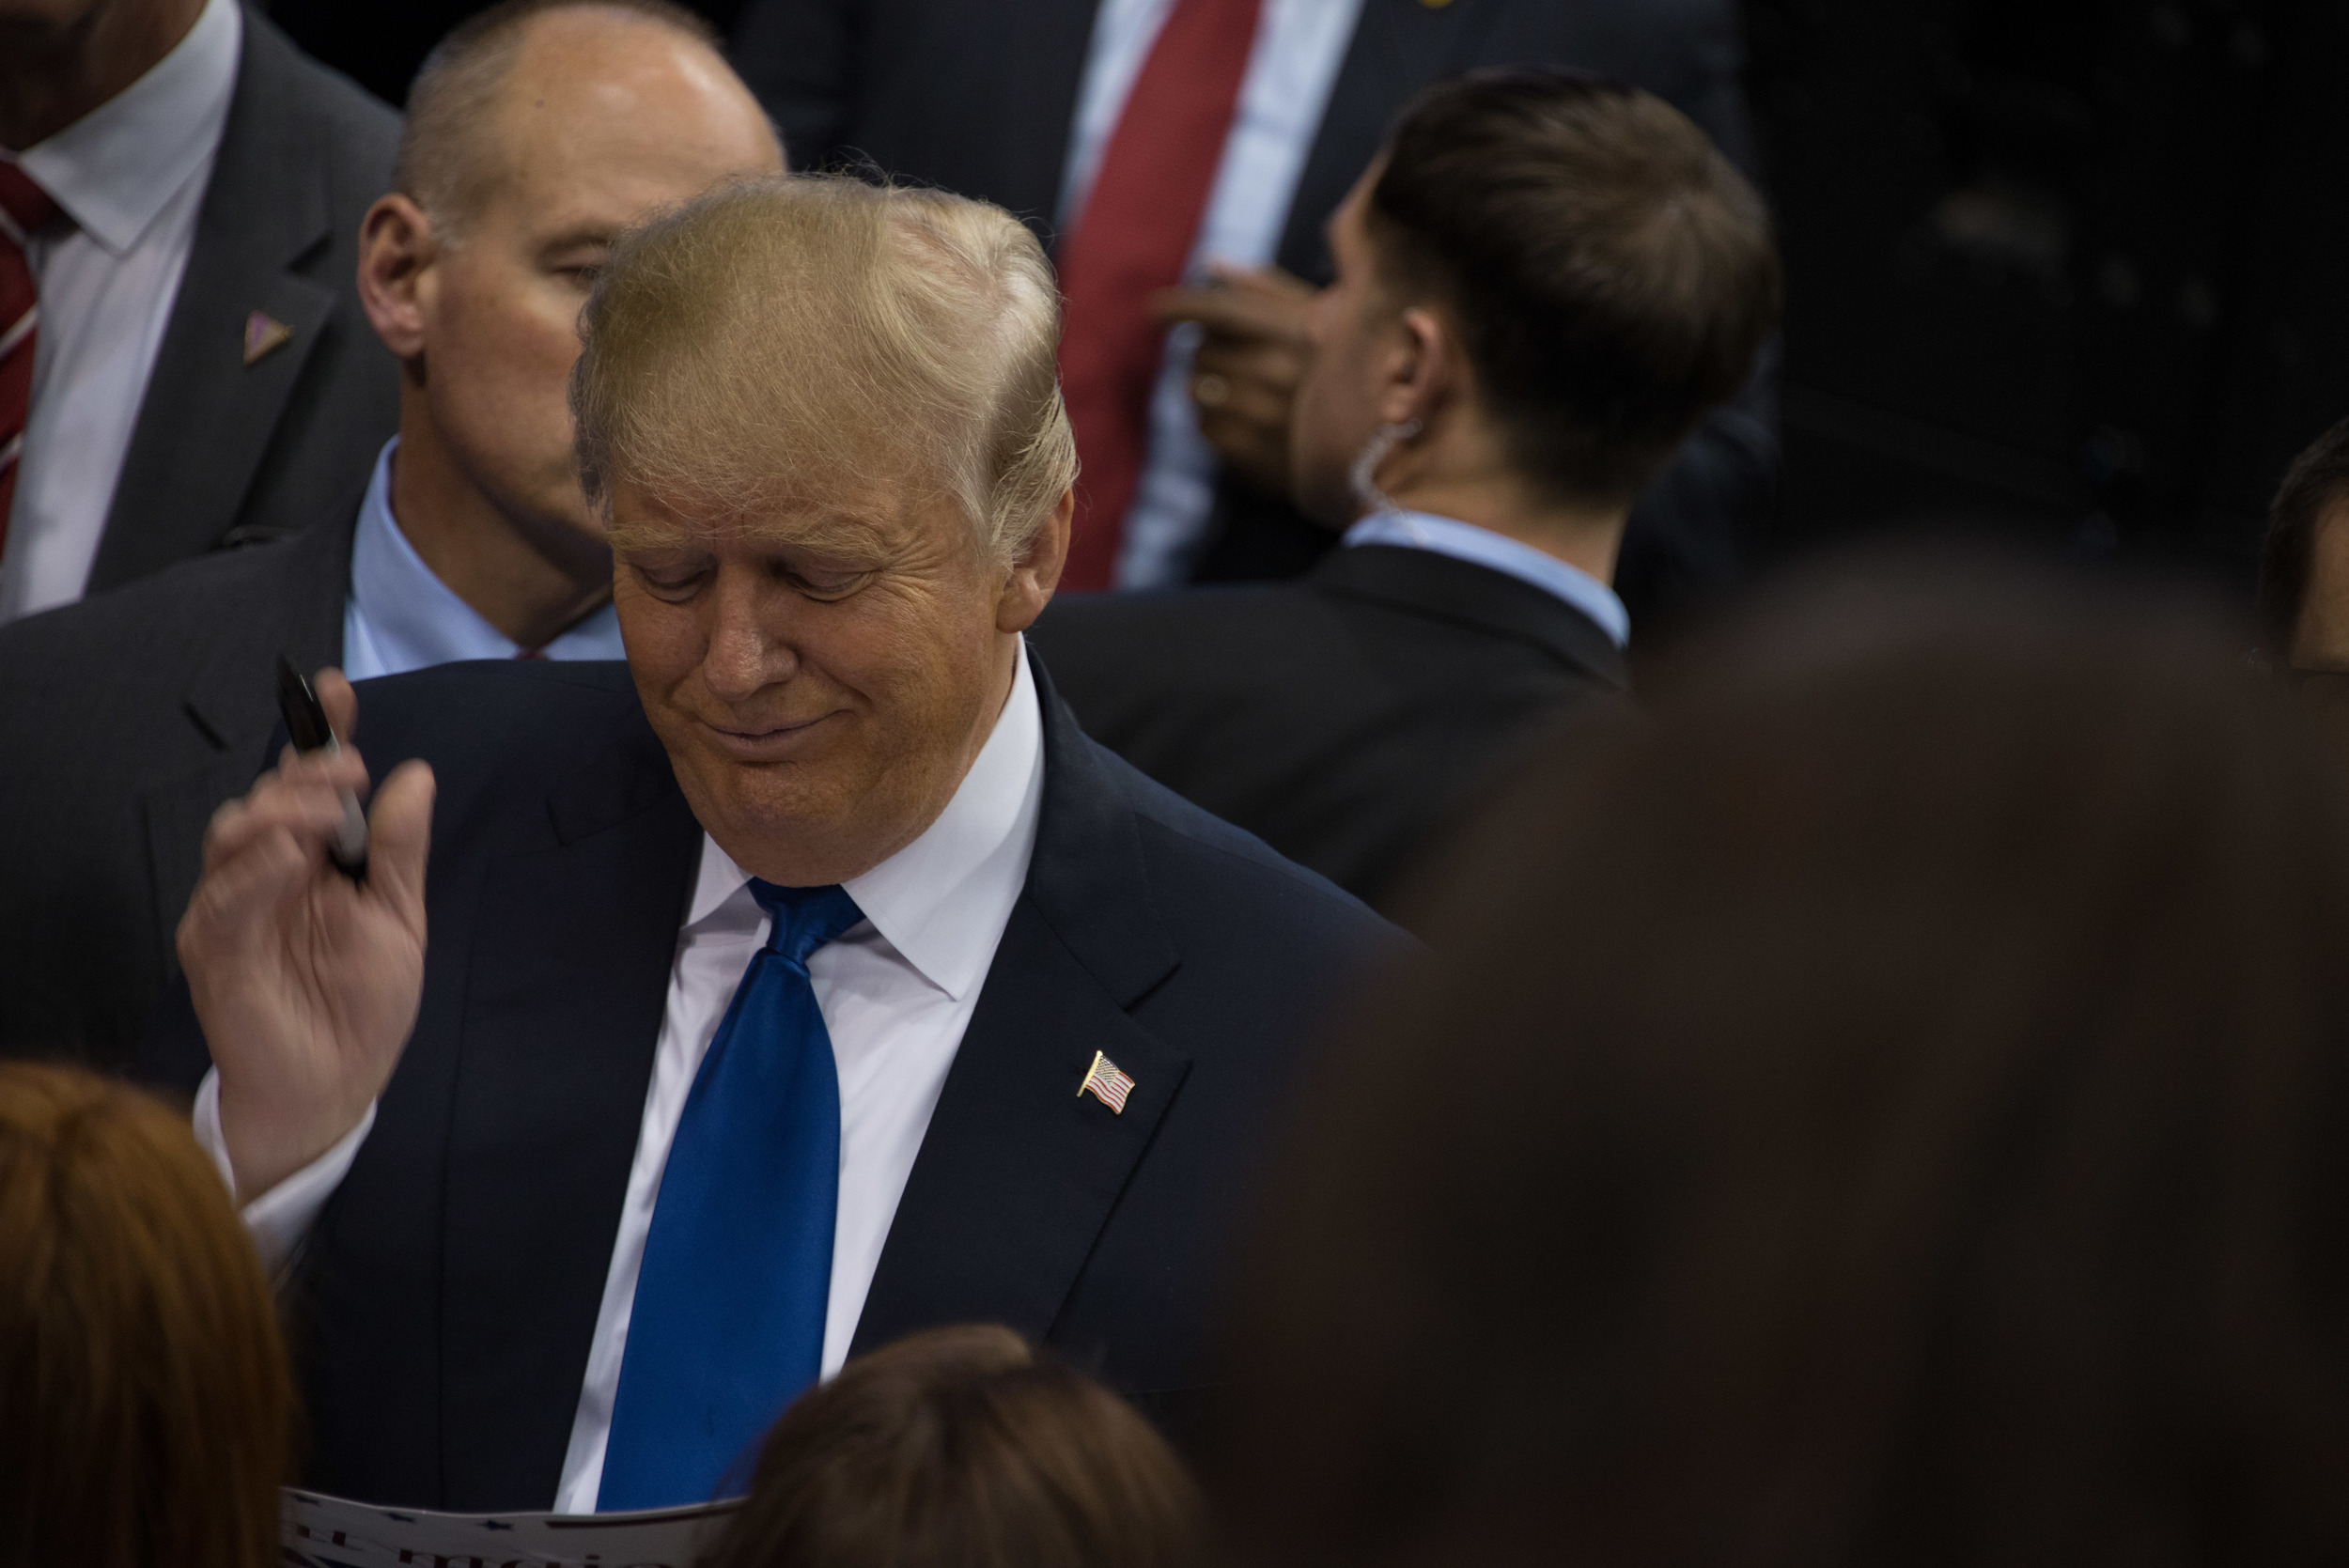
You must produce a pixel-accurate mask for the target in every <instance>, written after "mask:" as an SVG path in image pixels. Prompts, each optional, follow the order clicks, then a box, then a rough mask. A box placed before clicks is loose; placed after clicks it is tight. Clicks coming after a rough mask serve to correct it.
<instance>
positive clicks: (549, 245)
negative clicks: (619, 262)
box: [538, 224, 616, 256]
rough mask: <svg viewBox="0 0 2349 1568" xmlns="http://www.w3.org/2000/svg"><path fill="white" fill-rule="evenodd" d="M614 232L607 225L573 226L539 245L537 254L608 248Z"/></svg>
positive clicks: (545, 254)
mask: <svg viewBox="0 0 2349 1568" xmlns="http://www.w3.org/2000/svg"><path fill="white" fill-rule="evenodd" d="M615 232H616V231H615V230H614V228H613V227H612V225H609V224H575V225H572V226H571V227H569V228H567V229H563V230H561V231H560V232H558V233H556V234H555V235H554V236H553V237H552V238H551V239H549V240H548V241H545V242H544V243H543V244H541V245H540V246H539V247H538V254H539V255H540V256H552V255H554V254H555V253H556V252H558V251H568V250H576V249H578V248H580V247H581V246H584V245H594V246H599V247H608V246H610V245H611V243H612V237H613V235H614V233H615Z"/></svg>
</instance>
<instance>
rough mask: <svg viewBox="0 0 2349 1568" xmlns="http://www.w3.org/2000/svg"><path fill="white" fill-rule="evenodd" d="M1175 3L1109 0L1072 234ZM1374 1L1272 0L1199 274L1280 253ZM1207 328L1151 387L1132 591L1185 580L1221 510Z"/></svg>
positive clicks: (1125, 566) (1097, 34) (1072, 167)
mask: <svg viewBox="0 0 2349 1568" xmlns="http://www.w3.org/2000/svg"><path fill="white" fill-rule="evenodd" d="M1174 5H1175V0H1102V4H1101V8H1100V10H1099V11H1098V12H1097V14H1096V16H1095V18H1094V22H1093V39H1092V42H1091V44H1090V46H1089V47H1088V51H1087V54H1086V56H1085V70H1084V76H1083V79H1082V80H1081V82H1080V83H1079V85H1078V89H1077V118H1076V123H1075V124H1074V126H1073V127H1072V128H1071V130H1070V133H1069V138H1068V162H1067V164H1066V170H1065V173H1064V175H1063V177H1062V183H1061V213H1060V228H1061V232H1062V233H1064V234H1066V233H1068V232H1070V231H1071V230H1073V229H1074V228H1075V227H1076V225H1077V221H1078V219H1079V218H1080V217H1081V215H1082V211H1083V208H1084V203H1085V198H1086V197H1087V196H1089V195H1090V194H1092V191H1093V179H1094V176H1095V175H1096V174H1097V173H1098V172H1099V169H1100V166H1101V157H1102V153H1103V152H1104V150H1105V149H1106V148H1107V147H1108V146H1109V139H1110V133H1111V132H1112V131H1114V130H1115V129H1116V126H1117V118H1118V116H1120V115H1121V114H1123V113H1124V112H1125V108H1126V99H1127V95H1128V93H1130V92H1131V91H1132V90H1133V85H1134V78H1135V77H1136V76H1138V75H1140V74H1141V72H1142V65H1143V61H1144V60H1145V59H1147V58H1148V57H1149V54H1150V48H1151V46H1152V45H1153V44H1155V43H1156V42H1157V41H1158V37H1159V28H1160V27H1161V26H1163V25H1164V24H1165V22H1166V18H1167V13H1168V12H1169V11H1171V10H1173V9H1174ZM1361 9H1362V0H1264V9H1263V11H1262V13H1261V14H1260V16H1259V18H1258V20H1257V23H1256V42H1255V47H1254V49H1253V50H1252V51H1251V52H1250V54H1249V56H1248V72H1247V74H1246V75H1245V76H1244V77H1242V78H1241V80H1240V88H1239V101H1238V103H1237V105H1236V106H1235V108H1234V111H1233V115H1232V129H1231V133H1230V134H1229V135H1228V136H1227V137H1226V138H1225V139H1224V143H1223V158H1222V162H1221V163H1219V164H1218V165H1217V167H1216V176H1215V184H1214V186H1213V187H1212V188H1211V190H1210V191H1209V193H1208V195H1207V206H1206V212H1205V213H1203V214H1202V216H1201V219H1200V224H1199V238H1198V240H1197V241H1196V242H1195V243H1194V244H1193V245H1192V247H1191V254H1190V264H1189V267H1188V268H1187V272H1186V275H1187V276H1189V277H1190V278H1192V279H1193V280H1198V279H1201V278H1204V277H1205V276H1206V267H1207V263H1209V262H1210V261H1221V262H1225V263H1228V264H1230V265H1232V266H1236V267H1262V266H1266V265H1268V264H1269V263H1270V262H1271V261H1272V259H1273V256H1274V255H1275V254H1276V253H1277V252H1278V251H1279V249H1280V245H1281V230H1282V227H1283V225H1284V224H1285V222H1286V221H1287V218H1288V212H1289V206H1290V204H1291V202H1293V201H1294V200H1295V199H1296V195H1297V181H1298V177H1299V175H1301V174H1302V173H1303V172H1304V168H1305V159H1306V155H1307V154H1308V153H1310V152H1311V151H1312V150H1313V144H1314V138H1315V135H1316V134H1317V133H1318V132H1319V131H1320V129H1321V116H1322V112H1323V111H1324V110H1325V109H1326V108H1328V107H1329V103H1330V88H1331V87H1332V86H1333V85H1335V84H1336V82H1337V79H1338V67H1339V66H1340V65H1341V64H1342V63H1344V61H1345V58H1346V45H1347V43H1349V42H1350V41H1351V40H1352V39H1353V37H1354V24H1355V22H1356V21H1357V20H1358V19H1359V18H1360V17H1361ZM1199 335H1200V334H1199V330H1198V329H1197V328H1196V327H1191V326H1184V327H1179V328H1177V329H1175V331H1174V332H1173V333H1171V334H1168V337H1167V345H1166V358H1165V361H1164V363H1163V364H1162V365H1160V367H1159V380H1158V385H1157V386H1156V388H1155V389H1154V390H1153V391H1152V393H1151V395H1150V442H1149V457H1148V458H1147V460H1146V461H1145V463H1144V465H1143V472H1142V479H1141V482H1140V484H1139V485H1137V486H1136V488H1135V491H1134V500H1133V504H1132V505H1131V506H1129V507H1128V509H1127V512H1126V527H1125V533H1124V535H1123V536H1122V538H1121V540H1120V543H1119V548H1118V557H1117V570H1116V584H1117V586H1118V587H1121V588H1159V587H1166V586H1170V585H1172V584H1175V583H1177V582H1182V581H1184V579H1185V578H1186V577H1188V576H1189V574H1190V565H1191V562H1192V560H1193V559H1194V558H1195V557H1196V556H1197V554H1198V552H1199V547H1200V546H1201V544H1202V543H1203V542H1204V540H1205V536H1206V527H1207V520H1208V517H1209V514H1210V513H1211V512H1212V511H1213V510H1214V507H1215V476H1216V468H1217V458H1216V455H1215V449H1214V448H1213V447H1211V446H1209V445H1208V444H1207V442H1206V437H1204V436H1202V435H1201V434H1200V433H1199V418H1198V413H1197V411H1195V410H1194V409H1193V408H1192V407H1191V401H1190V358H1191V355H1192V353H1194V352H1195V351H1196V350H1197V349H1198V347H1199Z"/></svg>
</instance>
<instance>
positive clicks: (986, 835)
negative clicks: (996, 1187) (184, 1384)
mask: <svg viewBox="0 0 2349 1568" xmlns="http://www.w3.org/2000/svg"><path fill="white" fill-rule="evenodd" d="M1043 799H1044V722H1043V714H1042V711H1041V709H1040V708H1039V707H1038V706H1037V698H1036V690H1035V682H1034V678H1033V677H1032V676H1031V675H1029V672H1028V661H1027V651H1026V648H1025V647H1024V646H1022V648H1021V649H1020V651H1019V665H1018V669H1017V672H1016V674H1015V675H1014V677H1013V685H1012V691H1011V698H1010V700H1009V701H1008V702H1006V703H1005V704H1004V705H1003V714H1002V716H1001V717H1000V718H998V719H997V721H996V723H995V728H994V731H993V733H992V734H990V735H989V736H988V739H987V744H986V745H985V746H983V747H982V748H981V749H980V751H979V754H978V758H977V760H976V761H974V762H973V763H972V765H971V771H970V772H969V773H968V774H966V775H965V776H964V778H963V781H962V783H961V784H960V785H959V786H957V789H956V791H955V794H954V798H953V799H952V800H949V801H948V802H947V804H946V809H945V810H944V811H942V812H941V813H940V814H939V816H938V820H937V821H935V822H933V823H931V824H930V825H929V827H928V828H927V829H926V831H924V832H923V833H922V835H921V836H920V837H919V838H917V839H915V840H914V841H913V842H912V843H911V844H910V845H908V846H906V847H905V848H903V849H901V850H899V851H898V852H897V853H896V854H894V855H893V856H891V857H890V858H889V859H888V860H886V861H883V862H881V863H880V864H879V865H878V866H875V867H874V868H873V869H872V870H871V871H868V872H866V873H865V874H864V875H863V876H862V877H853V878H851V879H850V880H849V881H848V882H846V883H844V884H842V885H843V886H844V887H845V888H846V889H847V890H848V895H849V896H850V897H852V898H854V899H855V900H856V902H857V908H860V909H862V910H863V912H864V917H865V918H864V919H863V921H862V922H860V923H858V924H856V925H853V926H851V927H849V929H848V932H847V933H846V934H844V935H843V936H842V937H841V938H840V939H838V940H837V941H834V942H832V943H830V944H829V945H827V946H825V947H821V948H818V949H817V951H816V953H815V954H814V955H812V956H810V958H809V959H808V965H807V968H808V978H809V981H810V983H811V984H812V986H813V987H814V989H815V992H816V1005H817V1010H818V1011H819V1012H821V1013H822V1014H823V1017H824V1027H825V1029H826V1030H827V1031H828V1032H830V1033H831V1035H832V1060H833V1062H834V1063H835V1065H836V1067H837V1068H838V1071H839V1077H840V1198H839V1207H838V1210H837V1213H836V1216H835V1219H834V1221H833V1230H832V1296H831V1300H830V1303H829V1305H828V1307H827V1310H826V1313H825V1319H824V1351H823V1362H822V1372H821V1375H823V1376H825V1377H830V1376H831V1375H832V1374H834V1373H836V1372H838V1371H839V1370H840V1365H841V1362H842V1361H844V1360H845V1359H847V1358H848V1342H849V1341H850V1340H851V1339H852V1338H854V1336H855V1333H856V1325H857V1319H858V1318H859V1317H860V1316H862V1315H863V1311H864V1296H865V1293H866V1292H867V1291H868V1290H870V1289H871V1287H872V1283H873V1272H874V1270H875V1268H877V1267H878V1266H879V1263H880V1252H881V1245H882V1243H883V1242H884V1241H886V1240H887V1239H888V1235H889V1226H890V1222H891V1220H892V1219H894V1218H895V1216H896V1212H897V1199H898V1197H899V1196H900V1195H901V1194H902V1193H903V1192H904V1191H905V1186H906V1178H907V1177H908V1176H909V1175H910V1174H911V1173H912V1171H913V1160H914V1156H915V1155H916V1154H917V1153H918V1152H919V1151H920V1149H921V1147H922V1139H923V1136H924V1134H926V1132H927V1131H928V1130H929V1123H930V1112H931V1111H932V1110H935V1109H936V1108H937V1105H938V1095H939V1091H940V1090H941V1088H942V1087H943V1086H944V1084H945V1081H946V1071H947V1069H948V1068H949V1067H950V1066H952V1065H953V1063H954V1059H955V1053H956V1051H957V1049H959V1048H961V1045H962V1036H963V1031H964V1030H965V1029H967V1028H968V1027H969V1026H970V1022H971V1015H972V1010H973V1009H975V1008H976V1007H977V1006H978V1001H979V991H980V988H981V986H982V984H983V983H984V982H985V980H986V978H987V971H988V967H989V966H990V965H992V964H993V963H994V961H995V948H996V944H997V943H998V942H1000V941H1001V940H1002V939H1003V927H1004V926H1005V924H1008V923H1009V922H1010V919H1011V911H1012V906H1013V905H1014V904H1016V903H1018V902H1019V893H1020V890H1021V889H1022V888H1024V887H1025V886H1026V885H1027V880H1028V862H1029V860H1030V859H1031V857H1032V856H1033V855H1034V850H1035V831H1036V816H1037V813H1038V810H1039V808H1040V807H1041V805H1042V803H1043ZM749 882H750V878H749V877H748V875H747V874H745V873H744V872H743V871H742V869H741V868H740V867H739V866H738V865H736V864H735V863H734V862H733V861H732V860H730V859H728V858H727V856H726V853H725V851H723V849H720V848H719V847H718V846H717V845H716V844H715V843H714V842H713V841H711V840H709V839H708V837H707V836H705V837H704V839H703V842H702V860H701V873H700V876H699V877H698V879H697V880H696V882H695V884H694V888H693V900H692V905H691V907H690V908H689V909H688V911H687V916H686V921H685V924H684V926H683V928H682V929H680V930H679V932H678V933H677V957H676V960H675V963H674V966H673V967H672V968H671V970H670V972H669V1000H668V1006H667V1009H666V1011H665V1012H664V1013H663V1015H662V1017H661V1038H660V1042H659V1044H658V1045H657V1046H656V1047H655V1048H654V1054H653V1069H652V1084H651V1087H650V1089H649V1090H648V1091H647V1093H646V1096H645V1116H644V1122H643V1125H642V1126H641V1127H640V1128H639V1129H638V1132H637V1140H636V1157H635V1161H634V1163H633V1164H632V1165H631V1166H630V1170H629V1178H628V1196H627V1198H626V1200H625V1201H624V1203H623V1204H622V1207H621V1210H620V1226H619V1234H618V1237H617V1239H616V1240H615V1241H614V1245H613V1249H612V1265H611V1269H610V1271H609V1273H608V1274H607V1275H606V1276H605V1280H604V1289H603V1304H602V1307H601V1308H600V1310H599V1312H598V1313H597V1315H596V1332H595V1338H594V1340H593V1341H592V1343H590V1346H589V1349H588V1353H587V1375H586V1379H585V1381H584V1383H583V1385H582V1387H581V1389H580V1395H579V1410H578V1414H577V1415H576V1417H575V1418H574V1419H573V1421H572V1424H571V1442H570V1448H569V1450H568V1452H566V1453H565V1455H564V1458H563V1474H562V1480H561V1483H560V1484H559V1486H558V1488H557V1491H556V1494H555V1507H556V1508H557V1509H558V1510H560V1511H562V1512H564V1513H580V1514H583V1513H591V1512H593V1511H594V1509H595V1506H596V1494H597V1492H598V1491H599V1489H600V1488H601V1486H602V1484H603V1454H604V1444H605V1441H606V1439H607V1438H608V1437H609V1436H610V1435H611V1429H612V1402H613V1397H614V1394H615V1393H616V1392H617V1391H618V1389H619V1383H620V1361H621V1358H622V1355H623V1353H624V1352H625V1351H626V1349H627V1345H628V1320H629V1314H630V1311H631V1310H632V1308H633V1307H634V1305H635V1299H636V1275H637V1270H638V1268H639V1266H640V1265H642V1263H643V1261H644V1256H645V1237H646V1233H647V1232H648V1231H649V1230H650V1228H651V1225H652V1215H653V1205H654V1203H655V1200H656V1199H657V1198H658V1197H659V1196H660V1191H661V1168H662V1166H663V1165H664V1164H665V1163H666V1162H667V1160H668V1157H669V1144H670V1141H671V1140H673V1139H674V1138H675V1137H676V1136H677V1119H678V1117H679V1116H680V1115H682V1114H683V1111H684V1109H685V1099H686V1094H687V1092H688V1091H689V1090H691V1089H692V1084H693V1077H694V1074H695V1073H696V1072H698V1071H699V1070H700V1067H701V1061H702V1057H703V1055H704V1053H705V1052H707V1051H708V1048H709V1043H710V1040H711V1039H712V1038H713V1037H714V1036H715V1035H716V1033H717V1032H718V1025H719V1024H720V1022H721V1021H723V1018H724V1017H725V1010H726V1004H727V1002H729V1001H732V1000H733V996H734V992H735V988H736V986H739V984H740V983H741V979H742V975H743V971H744V970H747V969H749V967H750V962H751V957H752V955H754V954H755V953H756V952H757V951H758V949H759V948H760V947H761V946H762V945H764V943H765V942H766V939H767V925H768V921H767V916H766V912H765V911H764V910H762V909H760V908H759V907H758V904H757V901H756V900H755V899H754V898H753V897H752V895H751V892H750V886H749ZM374 1121H375V1111H374V1109H373V1108H372V1107H370V1108H369V1109H368V1110H367V1114H366V1120H364V1121H363V1122H362V1123H361V1124H360V1126H358V1127H356V1128H354V1129H352V1131H351V1133H350V1136H349V1137H347V1138H345V1139H344V1140H343V1141H341V1142H340V1143H338V1144H336V1145H335V1146H334V1148H333V1149H331V1150H329V1151H328V1152H327V1153H326V1154H325V1155H323V1156H321V1157H319V1159H318V1160H317V1161H316V1162H315V1163H313V1164H311V1165H310V1166H308V1167H306V1168H304V1169H303V1170H302V1171H300V1172H296V1173H295V1174H294V1175H292V1176H289V1177H288V1178H287V1179H286V1180H285V1181H283V1182H281V1183H279V1184H278V1185H277V1186H276V1187H275V1188H272V1189H271V1190H270V1191H269V1192H267V1193H265V1194H263V1195H262V1197H261V1198H260V1199H259V1200H258V1201H257V1202H256V1203H252V1204H249V1205H248V1206H247V1207H246V1209H245V1211H244V1219H245V1223H246V1225H247V1227H248V1228H249V1229H250V1230H251V1231H252V1232H253V1234H254V1238H255V1240H256V1241H257V1242H258V1243H259V1245H260V1248H261V1250H262V1253H263V1256H264V1257H265V1258H267V1259H269V1260H270V1261H271V1262H272V1266H273V1265H275V1264H277V1263H279V1262H282V1261H283V1260H284V1258H285V1257H286V1256H287V1255H288V1253H289V1252H290V1250H291V1249H292V1246H293V1244H294V1243H295V1242H297V1241H299V1240H300V1238H301V1236H302V1235H303V1234H304V1233H305V1232H306V1231H307V1230H308V1229H309V1227H310V1225H311V1223H312V1222H313V1221H314V1220H315V1219H317V1217H318V1213H319V1208H320V1207H321V1206H323V1204H324V1203H325V1202H326V1200H327V1198H328V1197H330V1196H331V1195H332V1194H333V1192H334V1188H336V1187H337V1186H339V1185H340V1184H341V1182H342V1179H343V1177H344V1176H345V1175H346V1174H347V1173H348V1172H350V1165H351V1161H352V1160H353V1159H354V1158H356V1157H357V1155H358V1152H359V1147H360V1145H361V1144H362V1143H363V1142H365V1141H366V1135H367V1132H368V1130H369V1129H370V1128H371V1127H372V1126H374ZM195 1124H196V1137H197V1140H198V1141H200V1142H202V1143H203V1144H204V1145H205V1147H206V1148H207V1149H208V1150H210V1151H211V1153H212V1157H213V1159H214V1160H215V1162H216V1163H218V1164H219V1166H220V1168H221V1172H222V1174H223V1177H224V1178H225V1179H226V1178H228V1174H229V1172H228V1163H227V1158H226V1152H225V1149H224V1145H223V1142H222V1140H221V1136H220V1089H219V1079H218V1076H217V1075H216V1074H210V1075H207V1076H206V1078H205V1080H204V1085H203V1088H202V1089H201V1090H200V1091H199V1092H198V1094H197V1095H196V1108H195Z"/></svg>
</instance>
